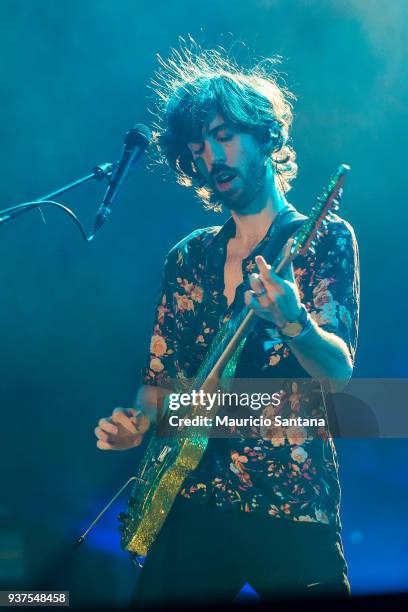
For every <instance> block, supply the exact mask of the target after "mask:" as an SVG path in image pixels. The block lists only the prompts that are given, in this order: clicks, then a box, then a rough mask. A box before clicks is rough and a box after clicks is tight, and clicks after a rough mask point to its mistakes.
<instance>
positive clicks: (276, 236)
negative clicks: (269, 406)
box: [222, 204, 307, 378]
mask: <svg viewBox="0 0 408 612" xmlns="http://www.w3.org/2000/svg"><path fill="white" fill-rule="evenodd" d="M306 219H307V217H305V215H302V214H300V213H298V212H297V210H296V209H295V208H294V207H293V206H292V205H291V204H289V205H288V206H287V207H286V208H284V209H283V210H282V211H281V212H280V213H279V215H278V217H277V218H276V219H275V221H274V223H273V225H272V227H271V230H270V235H269V238H270V239H269V240H268V241H267V243H266V245H265V248H264V249H263V250H262V252H261V254H262V255H263V257H264V258H265V260H266V261H267V263H269V264H271V265H272V266H273V264H274V262H275V260H276V258H277V257H278V255H279V253H280V252H281V250H282V248H283V247H284V245H285V244H286V242H287V241H288V240H289V238H290V237H291V236H293V235H294V234H295V232H296V231H297V230H298V229H299V228H300V226H301V225H302V224H303V223H304V221H305V220H306ZM247 289H249V280H248V281H247V283H246V287H244V290H247ZM243 307H244V291H243V292H242V293H241V299H239V300H237V304H236V307H235V308H234V313H233V317H232V318H234V316H239V314H240V313H241V311H242V308H243ZM246 339H247V336H245V338H243V339H242V341H241V342H240V344H239V345H238V346H237V348H236V349H235V351H234V353H233V354H232V356H231V358H230V360H229V361H228V363H227V364H226V366H225V368H224V370H223V375H222V377H223V378H232V377H233V376H234V374H235V370H236V367H237V363H238V360H239V357H240V355H241V352H242V349H243V348H244V345H245V342H246Z"/></svg>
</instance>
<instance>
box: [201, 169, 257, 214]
mask: <svg viewBox="0 0 408 612" xmlns="http://www.w3.org/2000/svg"><path fill="white" fill-rule="evenodd" d="M239 177H240V179H241V181H242V183H243V187H242V188H241V189H240V190H239V192H238V193H237V192H236V190H234V189H230V190H228V191H226V192H225V193H224V192H220V191H218V189H217V187H216V186H215V184H214V183H213V182H212V184H211V187H210V198H209V203H210V204H224V205H225V206H226V207H227V208H228V209H229V210H233V211H236V212H243V211H244V210H245V209H246V208H247V207H248V206H249V205H250V204H252V202H253V201H254V200H255V199H256V198H257V197H258V196H259V194H260V193H261V191H262V190H263V189H264V187H265V180H266V165H265V164H263V163H262V162H261V161H260V160H259V159H257V160H254V159H252V160H251V161H250V162H249V163H248V165H247V167H246V168H245V172H244V174H242V173H241V172H240V173H239Z"/></svg>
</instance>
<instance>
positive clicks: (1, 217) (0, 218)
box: [0, 162, 117, 242]
mask: <svg viewBox="0 0 408 612" xmlns="http://www.w3.org/2000/svg"><path fill="white" fill-rule="evenodd" d="M116 165H117V164H113V163H110V162H107V163H104V164H99V165H97V166H95V167H94V168H93V171H92V172H91V173H90V174H87V175H86V176H83V177H82V178H79V179H77V180H75V181H73V182H72V183H69V184H68V185H64V186H63V187H61V188H60V189H57V190H56V191H52V192H51V193H48V194H47V195H45V196H42V197H40V198H38V199H36V200H33V201H31V202H23V203H22V204H17V205H16V206H11V207H9V208H4V209H3V210H0V225H2V224H3V223H6V222H7V221H10V220H11V219H14V217H18V216H20V215H22V214H23V213H25V212H28V211H29V210H32V209H33V208H40V207H41V206H42V205H44V204H51V205H54V206H56V207H57V208H62V209H63V210H64V211H65V212H67V213H68V214H69V215H70V216H71V217H72V218H73V219H74V221H75V222H76V223H77V225H78V226H79V228H80V230H81V233H82V236H83V237H84V239H85V240H86V241H87V242H90V241H91V240H92V238H93V237H94V234H93V235H92V236H90V237H87V236H86V233H85V231H84V229H83V227H82V225H81V223H80V221H79V219H78V218H77V216H76V215H75V213H73V212H72V210H70V209H69V208H67V207H66V206H63V205H62V204H60V203H59V202H55V201H54V198H56V197H58V196H60V195H62V194H63V193H66V192H67V191H71V190H72V189H75V188H76V187H79V186H80V185H82V184H83V183H86V182H88V181H91V180H97V181H101V180H102V179H104V178H107V179H108V182H109V177H110V176H111V175H112V173H113V170H114V168H115V166H116Z"/></svg>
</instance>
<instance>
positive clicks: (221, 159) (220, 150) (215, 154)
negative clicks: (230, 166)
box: [206, 140, 225, 173]
mask: <svg viewBox="0 0 408 612" xmlns="http://www.w3.org/2000/svg"><path fill="white" fill-rule="evenodd" d="M206 162H207V169H208V172H209V173H211V172H212V169H213V168H214V166H215V165H216V164H218V163H225V151H224V147H223V146H222V144H221V143H219V142H217V141H215V140H214V141H212V142H208V143H207V155H206Z"/></svg>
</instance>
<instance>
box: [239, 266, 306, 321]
mask: <svg viewBox="0 0 408 612" xmlns="http://www.w3.org/2000/svg"><path fill="white" fill-rule="evenodd" d="M255 261H256V263H257V266H258V270H259V274H251V276H250V277H249V282H250V285H251V289H252V291H247V292H246V294H245V302H246V304H247V306H249V307H250V308H252V309H253V310H254V311H255V313H256V314H257V315H258V316H259V317H262V319H266V320H267V321H272V322H273V323H275V325H277V326H278V327H283V326H284V325H285V324H286V323H288V321H296V319H297V318H298V317H299V316H300V314H301V301H300V296H299V290H298V287H297V285H296V281H295V278H294V276H293V266H292V264H291V265H290V266H289V268H288V269H287V272H286V278H280V277H279V276H278V275H277V274H275V273H274V272H273V271H272V268H271V266H270V265H269V264H267V263H266V261H265V259H264V258H263V257H262V255H258V256H257V257H255Z"/></svg>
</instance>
